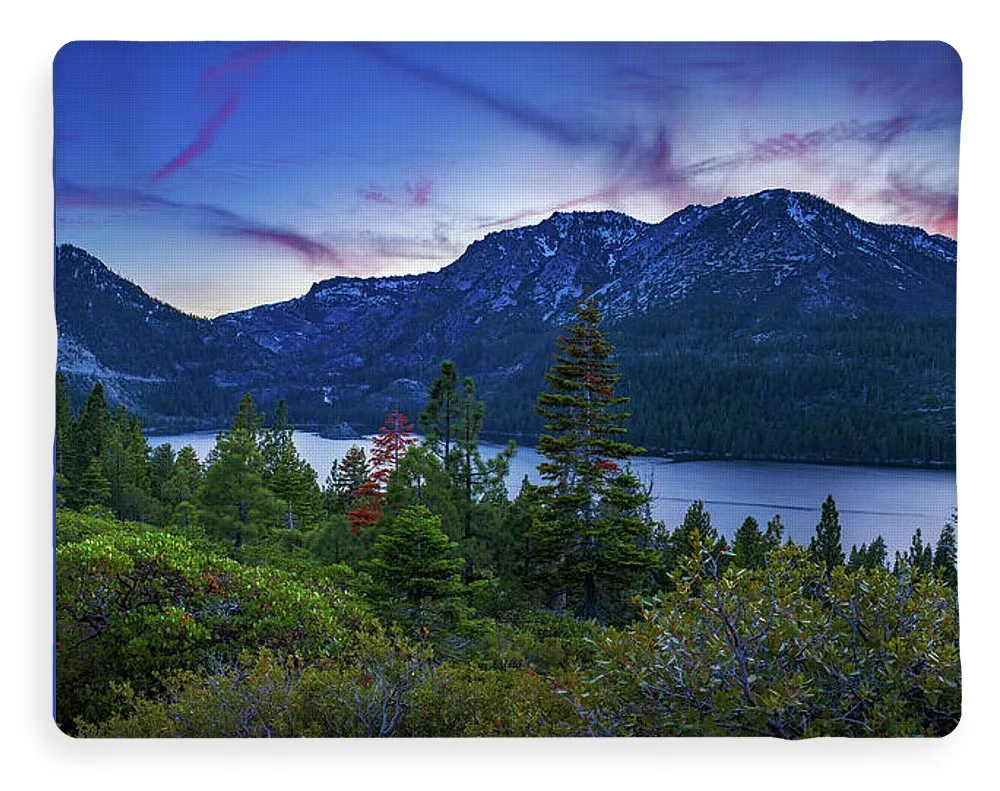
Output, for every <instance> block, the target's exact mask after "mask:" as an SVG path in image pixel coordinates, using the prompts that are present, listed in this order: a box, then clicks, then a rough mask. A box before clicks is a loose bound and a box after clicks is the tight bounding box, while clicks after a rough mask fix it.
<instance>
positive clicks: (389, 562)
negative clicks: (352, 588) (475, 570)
mask: <svg viewBox="0 0 1000 791" xmlns="http://www.w3.org/2000/svg"><path fill="white" fill-rule="evenodd" d="M462 562H463V561H462V559H461V558H460V557H458V544H457V543H456V542H454V541H452V540H451V539H449V538H448V536H447V535H445V533H444V531H443V530H441V520H440V518H439V517H437V516H436V515H434V514H432V513H431V512H430V511H429V510H428V509H427V508H425V507H424V506H422V505H416V506H410V507H407V508H405V509H404V510H403V511H401V512H400V513H399V515H398V516H397V517H396V518H395V519H394V520H393V521H392V524H391V525H390V526H389V528H388V529H387V530H386V531H385V532H384V533H382V534H381V535H380V536H379V537H378V538H377V539H376V540H375V545H374V547H373V549H372V555H371V559H370V560H369V561H368V562H366V563H365V564H364V565H365V568H366V569H367V570H368V571H369V573H370V574H371V578H372V591H371V592H372V595H373V597H374V598H375V599H376V600H378V601H381V602H382V603H383V606H385V607H386V608H387V609H388V610H389V611H390V612H391V614H392V615H393V616H395V617H400V618H402V619H403V620H406V621H408V622H410V623H413V624H415V625H417V626H421V627H425V628H432V627H437V626H438V625H439V621H440V616H442V615H444V616H448V615H452V616H453V615H458V614H460V613H461V612H462V611H463V610H464V608H462V607H461V606H460V604H461V597H462V596H463V594H464V593H465V586H464V585H463V584H462V578H461V575H460V570H461V568H462ZM455 605H459V606H458V607H456V606H455ZM450 626H452V627H453V626H455V624H450Z"/></svg>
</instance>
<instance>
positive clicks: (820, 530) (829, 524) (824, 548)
mask: <svg viewBox="0 0 1000 791" xmlns="http://www.w3.org/2000/svg"><path fill="white" fill-rule="evenodd" d="M809 554H810V555H811V556H812V558H813V560H815V561H816V562H817V563H821V564H822V565H824V566H825V567H826V570H827V573H829V572H830V571H832V570H833V569H834V567H835V566H843V565H844V550H843V547H842V546H841V544H840V515H839V514H838V513H837V504H836V503H835V502H834V501H833V495H827V498H826V500H825V501H824V502H823V509H822V512H821V514H820V520H819V524H818V525H816V535H815V536H813V537H812V538H811V539H810V541H809Z"/></svg>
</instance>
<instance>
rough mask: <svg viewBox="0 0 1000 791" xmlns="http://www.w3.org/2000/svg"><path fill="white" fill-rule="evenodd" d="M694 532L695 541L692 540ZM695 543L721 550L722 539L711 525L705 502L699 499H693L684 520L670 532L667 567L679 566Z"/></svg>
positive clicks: (710, 517)
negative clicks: (696, 539) (696, 537)
mask: <svg viewBox="0 0 1000 791" xmlns="http://www.w3.org/2000/svg"><path fill="white" fill-rule="evenodd" d="M696 534H697V536H698V541H697V542H696V541H695V540H694V539H695V535H696ZM696 545H699V546H703V547H715V548H717V550H718V552H721V551H722V539H720V538H719V533H718V531H717V530H716V529H715V528H714V527H712V515H711V514H709V512H708V511H706V510H705V503H703V502H702V501H701V500H695V501H694V502H693V503H691V505H690V506H688V509H687V511H686V512H685V513H684V521H682V522H681V524H680V525H678V526H677V529H676V530H674V531H673V532H672V533H671V534H670V541H669V544H668V547H669V554H670V558H669V564H668V565H669V567H670V568H672V569H673V568H677V567H678V566H680V564H681V561H682V560H684V558H686V557H688V556H689V555H690V554H691V552H692V550H693V549H694V547H695V546H696ZM716 554H717V553H716Z"/></svg>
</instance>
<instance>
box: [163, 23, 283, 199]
mask: <svg viewBox="0 0 1000 791" xmlns="http://www.w3.org/2000/svg"><path fill="white" fill-rule="evenodd" d="M292 46H294V44H292V43H290V42H277V43H273V44H261V45H259V46H255V47H251V48H249V49H246V50H243V51H241V52H238V53H236V54H235V55H232V56H230V57H228V58H226V59H225V60H223V61H221V62H220V63H217V64H215V65H213V66H209V67H208V68H207V69H205V70H204V71H203V72H202V74H201V78H200V79H199V81H198V92H199V93H201V94H204V93H207V92H209V91H210V90H212V89H214V88H217V87H222V88H224V89H225V90H226V101H225V102H224V103H223V105H222V107H220V108H219V109H218V110H217V111H216V112H215V114H214V115H213V116H212V117H211V118H209V119H208V121H206V122H205V123H204V124H202V126H201V128H200V129H199V130H198V134H197V135H196V136H195V139H194V141H193V142H192V143H191V144H190V145H189V146H187V147H186V148H185V149H184V150H183V151H181V152H180V153H179V154H177V156H175V157H174V158H173V159H171V160H170V161H169V162H168V163H167V164H166V165H164V166H163V167H162V168H160V169H159V170H157V171H156V172H155V173H154V174H153V175H152V177H151V180H152V181H159V180H160V179H162V178H164V177H166V176H169V175H170V174H172V173H175V172H176V171H178V170H180V169H181V168H183V167H184V166H185V165H188V164H190V163H191V162H193V161H194V160H195V159H197V158H198V157H200V156H201V155H202V154H204V153H205V152H206V151H207V150H208V149H209V148H210V147H211V145H212V143H213V142H214V141H215V138H216V136H217V135H218V134H219V132H220V131H221V130H222V127H223V126H224V125H225V123H226V121H228V120H229V118H230V117H231V116H232V114H233V113H235V112H236V110H237V108H238V107H239V106H240V102H241V100H242V97H243V87H244V86H242V85H240V84H239V82H238V81H235V80H234V79H233V78H234V77H237V76H242V75H244V74H246V73H249V72H250V71H251V70H252V69H253V68H254V67H255V66H257V65H258V64H259V63H260V62H261V61H263V60H264V59H265V58H269V57H271V56H273V55H276V54H279V53H281V52H284V51H285V50H287V49H289V48H291V47H292Z"/></svg>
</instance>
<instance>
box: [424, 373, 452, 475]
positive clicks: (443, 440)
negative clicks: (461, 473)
mask: <svg viewBox="0 0 1000 791" xmlns="http://www.w3.org/2000/svg"><path fill="white" fill-rule="evenodd" d="M457 387H458V371H457V369H456V368H455V363H454V362H452V361H451V360H444V361H443V362H442V363H441V368H440V373H439V374H438V376H437V378H436V379H435V380H434V382H433V384H431V390H430V394H429V396H428V399H427V405H426V406H425V407H424V411H423V412H421V413H420V416H419V419H418V422H419V424H420V429H421V431H423V432H424V444H425V445H426V446H427V447H428V448H430V449H431V451H432V452H433V453H434V454H435V455H436V456H437V457H438V458H439V459H441V464H442V465H443V466H444V468H445V470H448V471H449V472H450V471H451V469H452V462H453V459H452V457H451V451H452V441H453V437H454V436H455V427H456V423H457V422H458V416H459V409H458V392H457Z"/></svg>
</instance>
